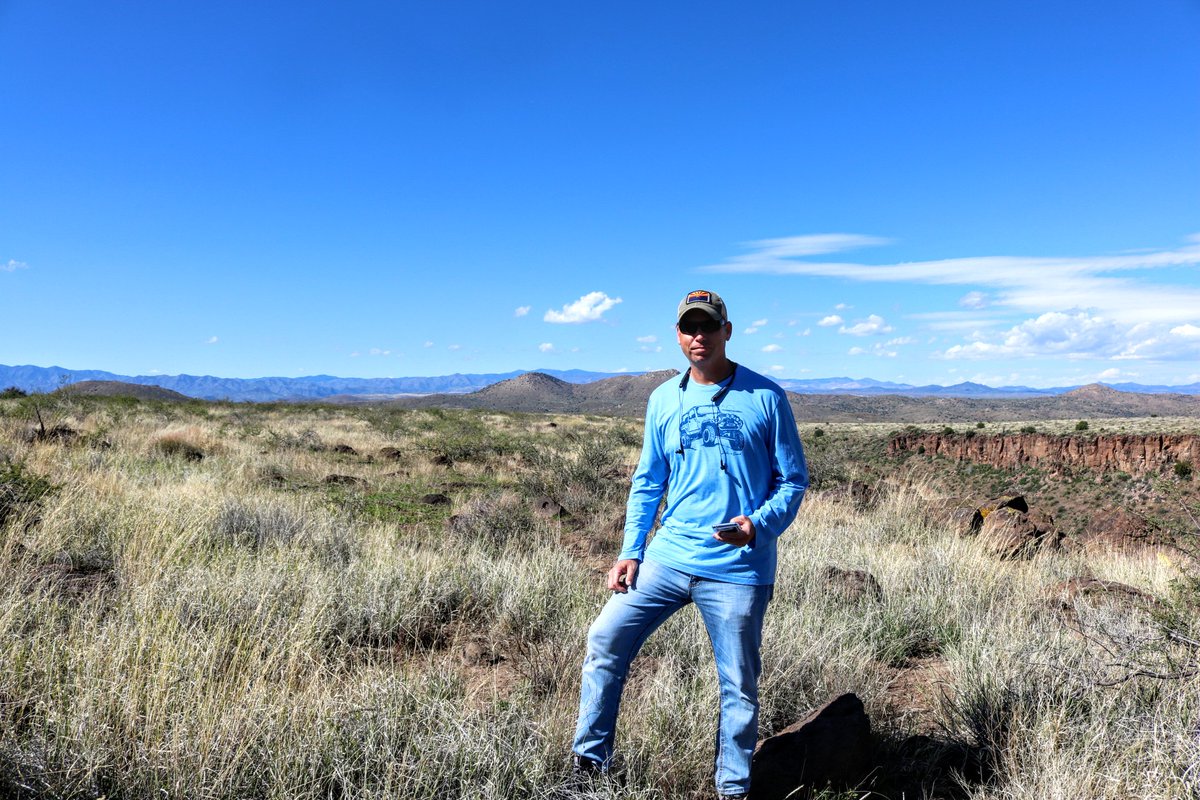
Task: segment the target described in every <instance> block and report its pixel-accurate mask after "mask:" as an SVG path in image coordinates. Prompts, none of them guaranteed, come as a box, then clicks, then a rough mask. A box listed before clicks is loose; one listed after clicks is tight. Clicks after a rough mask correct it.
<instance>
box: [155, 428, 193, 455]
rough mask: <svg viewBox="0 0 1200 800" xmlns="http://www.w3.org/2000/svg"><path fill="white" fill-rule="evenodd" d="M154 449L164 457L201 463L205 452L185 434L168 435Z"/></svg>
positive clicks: (160, 439) (158, 441)
mask: <svg viewBox="0 0 1200 800" xmlns="http://www.w3.org/2000/svg"><path fill="white" fill-rule="evenodd" d="M154 448H155V449H156V450H157V451H158V452H160V453H162V454H163V455H164V456H168V457H170V458H182V459H183V460H184V461H201V460H203V459H204V450H203V449H202V448H201V447H200V445H198V444H196V443H195V442H192V441H190V440H189V439H188V438H187V437H186V436H184V435H183V434H177V433H176V434H166V435H164V436H161V437H160V438H159V439H158V440H157V441H155V443H154Z"/></svg>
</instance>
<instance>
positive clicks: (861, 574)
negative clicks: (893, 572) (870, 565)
mask: <svg viewBox="0 0 1200 800" xmlns="http://www.w3.org/2000/svg"><path fill="white" fill-rule="evenodd" d="M821 586H822V588H823V589H824V590H825V594H826V595H829V596H831V597H835V598H837V599H839V600H845V601H847V602H851V603H857V602H859V601H860V600H864V599H871V600H875V601H882V600H883V587H882V586H880V585H879V581H877V580H875V576H874V575H872V574H871V573H869V572H867V571H866V570H862V569H841V568H839V567H835V566H833V565H832V564H830V565H828V566H827V567H825V569H823V570H822V571H821Z"/></svg>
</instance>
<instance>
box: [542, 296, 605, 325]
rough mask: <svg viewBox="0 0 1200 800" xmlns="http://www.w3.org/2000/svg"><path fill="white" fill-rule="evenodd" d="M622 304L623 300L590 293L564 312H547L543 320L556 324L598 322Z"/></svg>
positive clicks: (563, 309) (570, 305)
mask: <svg viewBox="0 0 1200 800" xmlns="http://www.w3.org/2000/svg"><path fill="white" fill-rule="evenodd" d="M620 302H621V298H619V297H609V296H608V295H606V294H605V293H604V292H589V293H588V294H585V295H584V296H583V297H581V298H579V299H578V300H576V301H575V302H574V303H567V304H566V305H565V306H563V307H562V311H554V310H550V311H547V312H546V316H544V317H543V318H542V319H544V320H545V321H546V322H555V323H577V322H597V321H599V320H600V319H601V317H602V316H603V314H604V312H605V311H608V310H609V309H610V308H612V307H613V306H615V305H616V304H617V303H620Z"/></svg>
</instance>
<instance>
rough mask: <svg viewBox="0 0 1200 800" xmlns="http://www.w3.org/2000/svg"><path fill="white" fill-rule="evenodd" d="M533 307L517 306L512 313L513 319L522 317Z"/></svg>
mask: <svg viewBox="0 0 1200 800" xmlns="http://www.w3.org/2000/svg"><path fill="white" fill-rule="evenodd" d="M532 308H533V306H517V307H516V309H515V310H514V311H513V316H514V317H523V316H525V315H526V314H528V313H529V312H530V310H532Z"/></svg>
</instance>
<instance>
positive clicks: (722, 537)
mask: <svg viewBox="0 0 1200 800" xmlns="http://www.w3.org/2000/svg"><path fill="white" fill-rule="evenodd" d="M729 521H730V522H732V523H734V524H736V525H737V526H738V529H737V530H736V531H719V532H717V533H714V534H713V538H714V539H717V540H719V541H722V542H724V543H725V544H730V545H733V546H734V547H745V546H746V545H748V544H750V543H751V542H753V541H754V523H753V522H751V521H750V518H749V517H747V516H745V515H744V514H739V515H737V516H736V517H734V518H733V519H731V520H729Z"/></svg>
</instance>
